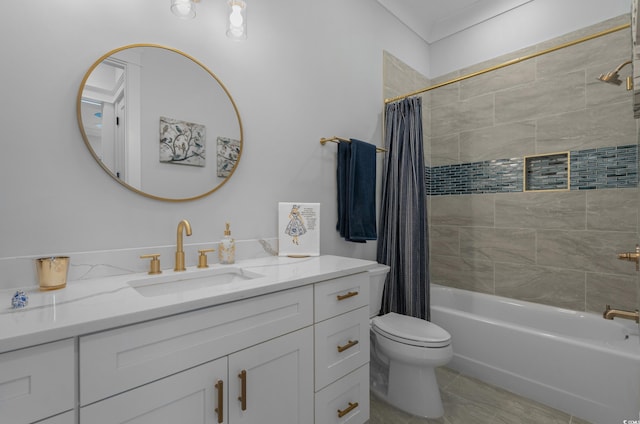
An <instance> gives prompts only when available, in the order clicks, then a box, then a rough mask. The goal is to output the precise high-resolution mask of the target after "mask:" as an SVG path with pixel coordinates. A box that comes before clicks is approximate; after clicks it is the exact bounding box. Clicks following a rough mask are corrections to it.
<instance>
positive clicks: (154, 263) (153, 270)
mask: <svg viewBox="0 0 640 424" xmlns="http://www.w3.org/2000/svg"><path fill="white" fill-rule="evenodd" d="M159 258H160V254H159V253H153V254H150V255H142V256H140V259H151V262H150V263H149V274H151V275H153V274H162V270H161V269H160V259H159Z"/></svg>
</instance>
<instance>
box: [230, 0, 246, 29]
mask: <svg viewBox="0 0 640 424" xmlns="http://www.w3.org/2000/svg"><path fill="white" fill-rule="evenodd" d="M229 22H230V23H231V25H232V26H234V27H241V26H242V23H243V22H244V18H243V17H242V8H240V6H238V5H235V4H234V5H233V6H231V15H229Z"/></svg>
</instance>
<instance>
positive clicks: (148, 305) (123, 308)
mask: <svg viewBox="0 0 640 424" xmlns="http://www.w3.org/2000/svg"><path fill="white" fill-rule="evenodd" d="M374 266H376V262H374V261H368V260H362V259H353V258H345V257H339V256H318V257H308V258H289V257H268V258H261V259H251V260H246V261H239V262H237V263H236V264H234V265H219V264H216V265H211V266H210V267H209V268H205V269H198V268H195V267H191V268H187V271H184V272H175V271H173V270H163V273H162V274H159V275H158V276H157V277H158V278H163V279H167V278H171V276H173V275H176V276H178V275H179V276H180V277H181V278H191V277H197V276H198V274H203V273H207V272H211V270H215V269H220V270H222V269H224V268H225V267H226V268H239V269H242V270H245V271H248V272H250V273H254V274H259V275H260V277H257V278H254V279H248V280H244V281H239V282H231V283H220V284H216V285H212V286H206V287H196V288H193V287H191V288H190V289H188V290H185V291H176V292H173V293H167V294H162V295H158V296H144V295H142V294H141V293H139V292H138V291H137V290H136V289H135V288H134V287H133V286H132V284H130V283H133V285H135V281H139V282H140V281H142V280H145V279H149V278H154V276H149V275H148V274H147V273H136V274H127V275H120V276H111V277H103V278H94V279H88V280H77V281H69V282H67V286H66V287H65V288H63V289H60V290H55V291H39V290H38V288H33V289H31V290H27V294H28V296H29V303H28V305H27V306H26V307H25V308H22V309H12V307H11V298H12V296H13V294H14V293H15V291H16V290H15V289H13V290H1V291H0V352H6V351H10V350H15V349H20V348H23V347H27V346H32V345H37V344H41V343H47V342H51V341H55V340H60V339H65V338H69V337H75V336H79V335H82V334H88V333H93V332H96V331H102V330H106V329H109V328H114V327H119V326H123V325H129V324H133V323H136V322H141V321H146V320H150V319H155V318H160V317H164V316H168V315H173V314H178V313H182V312H187V311H191V310H195V309H199V308H204V307H208V306H214V305H219V304H223V303H228V302H233V301H236V300H241V299H247V298H250V297H254V296H260V295H263V294H267V293H273V292H277V291H280V290H286V289H291V288H294V287H299V286H304V285H307V284H312V283H316V282H319V281H323V280H327V279H331V278H336V277H341V276H345V275H350V274H355V273H358V272H363V271H366V270H367V269H369V268H372V267H374Z"/></svg>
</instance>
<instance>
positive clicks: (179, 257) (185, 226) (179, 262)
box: [173, 219, 191, 271]
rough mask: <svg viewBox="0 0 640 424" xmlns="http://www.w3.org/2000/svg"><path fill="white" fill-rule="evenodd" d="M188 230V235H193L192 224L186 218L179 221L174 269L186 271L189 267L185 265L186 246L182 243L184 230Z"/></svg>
mask: <svg viewBox="0 0 640 424" xmlns="http://www.w3.org/2000/svg"><path fill="white" fill-rule="evenodd" d="M183 231H186V234H187V235H188V236H190V235H191V224H189V221H187V220H186V219H183V220H182V221H180V222H179V223H178V242H177V243H176V244H177V249H176V266H175V268H173V270H174V271H186V270H187V269H186V268H185V267H184V248H183V245H182V232H183Z"/></svg>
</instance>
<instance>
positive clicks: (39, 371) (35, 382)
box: [0, 339, 75, 424]
mask: <svg viewBox="0 0 640 424" xmlns="http://www.w3.org/2000/svg"><path fill="white" fill-rule="evenodd" d="M74 405H75V353H74V341H73V339H66V340H61V341H58V342H54V343H47V344H43V345H39V346H34V347H29V348H26V349H19V350H14V351H11V352H6V353H2V354H0V422H2V423H7V424H8V423H11V424H29V423H33V422H35V421H40V420H43V419H45V418H49V417H53V416H54V415H58V414H61V413H63V412H65V411H71V412H69V413H67V414H65V415H64V416H58V417H53V418H51V419H50V421H49V420H47V421H45V422H46V423H47V424H48V423H49V422H51V423H55V424H57V423H60V424H67V423H69V424H70V423H72V422H75V419H74V413H73V411H72V410H73V409H74Z"/></svg>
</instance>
